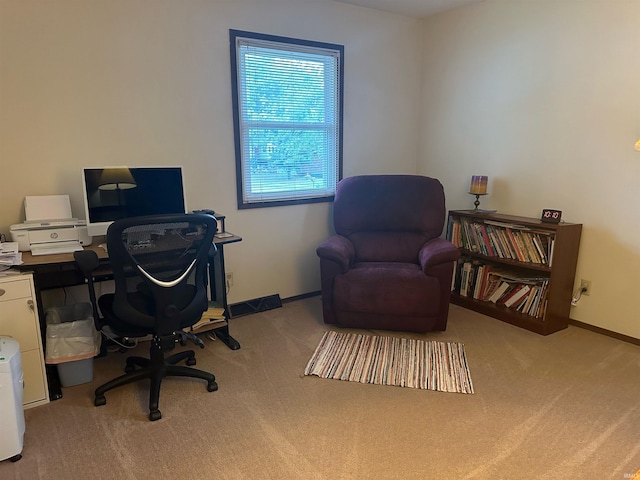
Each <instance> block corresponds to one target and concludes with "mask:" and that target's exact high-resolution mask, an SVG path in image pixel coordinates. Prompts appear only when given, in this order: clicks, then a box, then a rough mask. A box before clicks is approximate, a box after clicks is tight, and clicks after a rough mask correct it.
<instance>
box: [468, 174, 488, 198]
mask: <svg viewBox="0 0 640 480" xmlns="http://www.w3.org/2000/svg"><path fill="white" fill-rule="evenodd" d="M488 181H489V178H488V177H487V176H486V175H474V176H472V177H471V185H470V186H469V193H470V194H472V195H486V193H487V183H488Z"/></svg>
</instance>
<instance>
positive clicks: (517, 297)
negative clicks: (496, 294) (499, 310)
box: [502, 284, 531, 308]
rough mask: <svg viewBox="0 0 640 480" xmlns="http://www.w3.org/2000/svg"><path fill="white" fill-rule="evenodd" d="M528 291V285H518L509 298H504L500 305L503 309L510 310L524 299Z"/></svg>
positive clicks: (529, 288)
mask: <svg viewBox="0 0 640 480" xmlns="http://www.w3.org/2000/svg"><path fill="white" fill-rule="evenodd" d="M530 290H531V287H530V286H529V285H527V284H520V285H519V287H518V288H517V289H516V290H515V291H514V292H513V293H512V294H511V295H510V296H509V298H506V299H505V300H504V301H503V302H502V303H503V304H504V306H505V307H509V308H511V307H513V306H514V305H517V304H518V303H519V302H520V301H521V300H522V299H523V298H524V297H526V296H527V294H528V293H529V291H530Z"/></svg>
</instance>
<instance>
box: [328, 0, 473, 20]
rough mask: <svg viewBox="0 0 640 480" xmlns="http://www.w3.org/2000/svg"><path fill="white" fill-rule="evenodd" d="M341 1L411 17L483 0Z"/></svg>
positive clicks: (424, 15)
mask: <svg viewBox="0 0 640 480" xmlns="http://www.w3.org/2000/svg"><path fill="white" fill-rule="evenodd" d="M336 1H338V2H341V3H350V4H351V5H359V6H361V7H369V8H375V9H376V10H383V11H385V12H392V13H399V14H402V15H408V16H411V17H426V16H427V15H431V14H432V13H436V12H441V11H443V10H451V9H452V8H456V7H460V6H462V5H469V4H471V3H478V2H481V1H482V0H336Z"/></svg>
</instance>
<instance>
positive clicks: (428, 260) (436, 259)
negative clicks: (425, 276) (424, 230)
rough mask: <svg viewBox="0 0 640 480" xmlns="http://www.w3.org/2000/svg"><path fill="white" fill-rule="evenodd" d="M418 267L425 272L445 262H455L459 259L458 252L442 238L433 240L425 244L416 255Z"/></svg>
mask: <svg viewBox="0 0 640 480" xmlns="http://www.w3.org/2000/svg"><path fill="white" fill-rule="evenodd" d="M418 258H419V259H420V266H421V267H422V270H423V271H424V272H426V271H427V270H428V269H429V268H431V267H435V266H437V265H441V264H443V263H447V262H455V261H456V260H458V258H460V250H458V249H457V248H456V246H455V245H453V243H451V242H450V241H449V240H445V239H444V238H440V237H438V238H434V239H432V240H429V241H428V242H427V243H425V244H424V245H423V246H422V248H421V249H420V253H419V254H418Z"/></svg>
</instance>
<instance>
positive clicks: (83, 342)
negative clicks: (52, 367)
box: [45, 302, 101, 364]
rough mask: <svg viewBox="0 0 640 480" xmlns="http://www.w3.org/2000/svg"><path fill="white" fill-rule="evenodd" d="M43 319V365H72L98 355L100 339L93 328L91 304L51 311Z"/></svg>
mask: <svg viewBox="0 0 640 480" xmlns="http://www.w3.org/2000/svg"><path fill="white" fill-rule="evenodd" d="M45 316H46V324H47V332H46V342H45V343H46V345H45V363H48V364H57V363H64V362H73V361H75V360H83V359H86V358H93V357H95V356H96V355H97V354H98V353H99V352H100V343H101V336H100V332H98V331H97V330H96V328H95V325H94V322H93V309H92V307H91V304H90V303H86V302H85V303H75V304H72V305H65V306H63V307H52V308H49V309H47V311H46V312H45Z"/></svg>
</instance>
